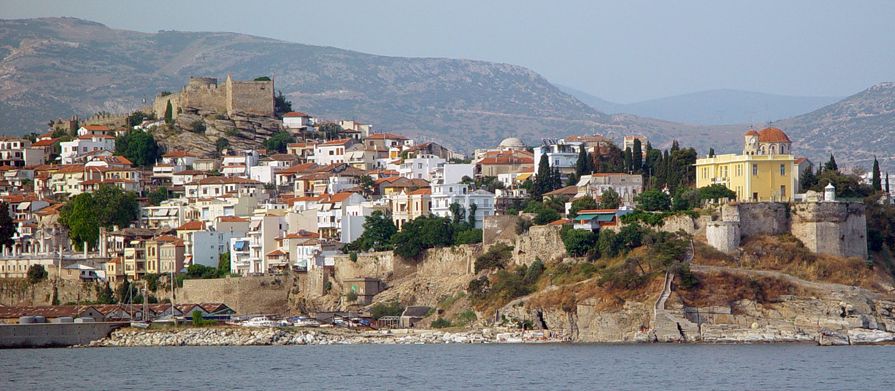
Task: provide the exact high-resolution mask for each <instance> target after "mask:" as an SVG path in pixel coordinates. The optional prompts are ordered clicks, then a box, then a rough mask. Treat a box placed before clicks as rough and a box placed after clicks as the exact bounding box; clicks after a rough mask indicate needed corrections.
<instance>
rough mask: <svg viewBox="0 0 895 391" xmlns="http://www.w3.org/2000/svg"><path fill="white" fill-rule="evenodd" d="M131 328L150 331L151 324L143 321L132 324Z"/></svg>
mask: <svg viewBox="0 0 895 391" xmlns="http://www.w3.org/2000/svg"><path fill="white" fill-rule="evenodd" d="M131 327H136V328H138V329H148V328H149V323H147V322H141V321H136V322H131Z"/></svg>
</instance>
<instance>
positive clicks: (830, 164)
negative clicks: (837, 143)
mask: <svg viewBox="0 0 895 391" xmlns="http://www.w3.org/2000/svg"><path fill="white" fill-rule="evenodd" d="M824 170H827V171H839V165H838V164H836V158H835V157H833V154H832V153H831V154H830V160H827V162H826V163H825V164H824Z"/></svg>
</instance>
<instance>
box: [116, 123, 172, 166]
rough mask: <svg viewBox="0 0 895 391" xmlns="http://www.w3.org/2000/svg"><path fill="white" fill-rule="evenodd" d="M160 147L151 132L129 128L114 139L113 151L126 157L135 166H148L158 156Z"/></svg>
mask: <svg viewBox="0 0 895 391" xmlns="http://www.w3.org/2000/svg"><path fill="white" fill-rule="evenodd" d="M160 152H161V151H160V148H159V146H158V143H157V142H156V141H155V138H154V137H152V135H151V134H149V133H146V132H144V131H140V130H129V131H128V132H127V133H125V134H124V135H123V136H120V137H118V138H117V139H115V153H116V154H118V155H121V156H124V157H126V158H127V159H128V160H130V161H131V163H133V164H134V165H135V166H139V167H149V166H152V165H154V164H155V162H156V161H157V160H158V158H159V156H160Z"/></svg>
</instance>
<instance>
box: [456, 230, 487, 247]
mask: <svg viewBox="0 0 895 391" xmlns="http://www.w3.org/2000/svg"><path fill="white" fill-rule="evenodd" d="M454 236H455V238H454V244H475V243H481V242H482V230H480V229H478V228H472V229H467V230H464V231H458V232H457V233H456V234H455V235H454Z"/></svg>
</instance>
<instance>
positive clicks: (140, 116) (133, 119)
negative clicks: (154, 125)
mask: <svg viewBox="0 0 895 391" xmlns="http://www.w3.org/2000/svg"><path fill="white" fill-rule="evenodd" d="M154 119H155V114H151V113H150V114H146V113H144V112H142V111H135V112H133V113H131V114H130V115H128V116H127V125H128V126H129V127H130V128H133V127H134V126H137V125H140V124H142V123H143V121H145V120H150V121H151V120H154Z"/></svg>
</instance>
